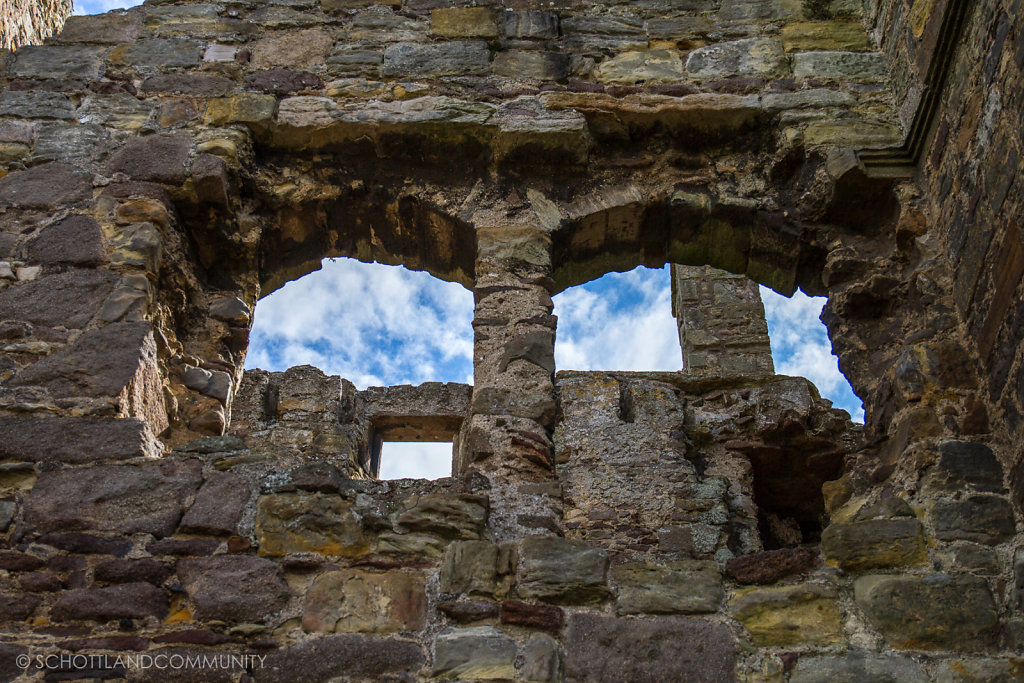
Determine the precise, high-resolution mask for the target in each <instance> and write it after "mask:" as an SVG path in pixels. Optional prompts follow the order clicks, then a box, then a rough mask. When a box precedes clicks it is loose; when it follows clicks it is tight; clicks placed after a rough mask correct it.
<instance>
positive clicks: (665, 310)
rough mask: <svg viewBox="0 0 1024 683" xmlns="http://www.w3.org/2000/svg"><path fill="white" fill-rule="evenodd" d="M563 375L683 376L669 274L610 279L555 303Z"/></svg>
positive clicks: (638, 271)
mask: <svg viewBox="0 0 1024 683" xmlns="http://www.w3.org/2000/svg"><path fill="white" fill-rule="evenodd" d="M554 302H555V315H556V316H558V334H557V335H556V336H555V366H556V367H557V368H558V369H559V370H621V371H630V370H669V371H674V370H680V369H681V368H682V365H683V356H682V352H681V351H680V349H679V332H678V329H677V328H676V322H675V318H673V317H672V291H671V286H670V284H669V268H668V267H667V266H666V267H665V268H645V267H642V266H641V267H638V268H634V269H633V270H631V271H629V272H626V273H607V274H606V275H603V276H602V277H599V278H597V279H596V280H591V281H590V282H587V283H585V284H582V285H578V286H576V287H570V288H569V289H567V290H565V291H564V292H561V293H559V294H557V295H555V297H554Z"/></svg>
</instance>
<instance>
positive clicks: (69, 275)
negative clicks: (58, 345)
mask: <svg viewBox="0 0 1024 683" xmlns="http://www.w3.org/2000/svg"><path fill="white" fill-rule="evenodd" d="M119 280H120V278H119V277H118V276H117V275H115V274H114V273H111V272H109V271H105V270H70V271H67V272H65V273H60V274H58V275H52V276H50V277H44V278H40V279H38V280H34V281H32V282H28V283H26V284H23V285H20V286H18V287H9V288H7V289H5V290H4V291H2V292H0V319H2V320H21V321H24V322H28V323H32V324H33V325H40V326H43V327H68V328H71V329H81V328H83V327H85V326H86V325H87V324H88V323H89V322H90V321H91V320H92V319H93V317H94V316H95V315H96V313H97V312H98V311H99V309H100V307H101V306H102V305H103V302H104V300H106V298H107V297H108V296H109V295H110V292H111V291H113V289H114V286H115V285H116V284H117V282H118V281H119Z"/></svg>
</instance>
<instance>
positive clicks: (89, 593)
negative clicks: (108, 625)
mask: <svg viewBox="0 0 1024 683" xmlns="http://www.w3.org/2000/svg"><path fill="white" fill-rule="evenodd" d="M167 609H168V608H167V596H166V595H165V594H164V592H163V591H162V590H160V589H159V588H157V587H156V586H154V585H152V584H150V583H145V582H139V583H123V584H120V585H117V586H109V587H107V588H86V589H83V590H76V591H69V592H67V593H64V594H63V595H61V596H60V598H59V599H58V600H57V602H56V604H54V606H53V608H51V610H50V615H51V616H52V617H53V619H54V620H56V621H69V620H72V619H92V620H95V621H106V620H108V619H143V618H145V617H150V616H152V617H156V618H158V619H162V618H163V617H164V616H166V614H167Z"/></svg>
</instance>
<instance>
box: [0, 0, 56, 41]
mask: <svg viewBox="0 0 1024 683" xmlns="http://www.w3.org/2000/svg"><path fill="white" fill-rule="evenodd" d="M70 14H71V0H8V1H7V2H4V4H3V6H2V7H0V49H3V50H15V49H17V48H18V47H20V46H22V45H33V44H39V43H41V42H43V40H44V39H45V38H48V37H50V36H52V35H53V34H54V33H58V32H59V31H60V29H61V27H62V26H63V25H64V20H65V19H67V17H68V15H70Z"/></svg>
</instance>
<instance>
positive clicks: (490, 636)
mask: <svg viewBox="0 0 1024 683" xmlns="http://www.w3.org/2000/svg"><path fill="white" fill-rule="evenodd" d="M515 658H516V644H515V641H513V640H512V639H511V638H509V637H508V636H507V635H505V634H504V633H502V632H501V631H499V630H498V629H496V628H492V627H490V626H477V627H474V628H463V629H449V630H447V631H443V632H441V633H440V634H438V636H437V638H436V640H435V641H434V671H433V675H434V676H435V677H438V678H441V679H442V680H456V679H473V680H503V679H511V678H514V677H515Z"/></svg>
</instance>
